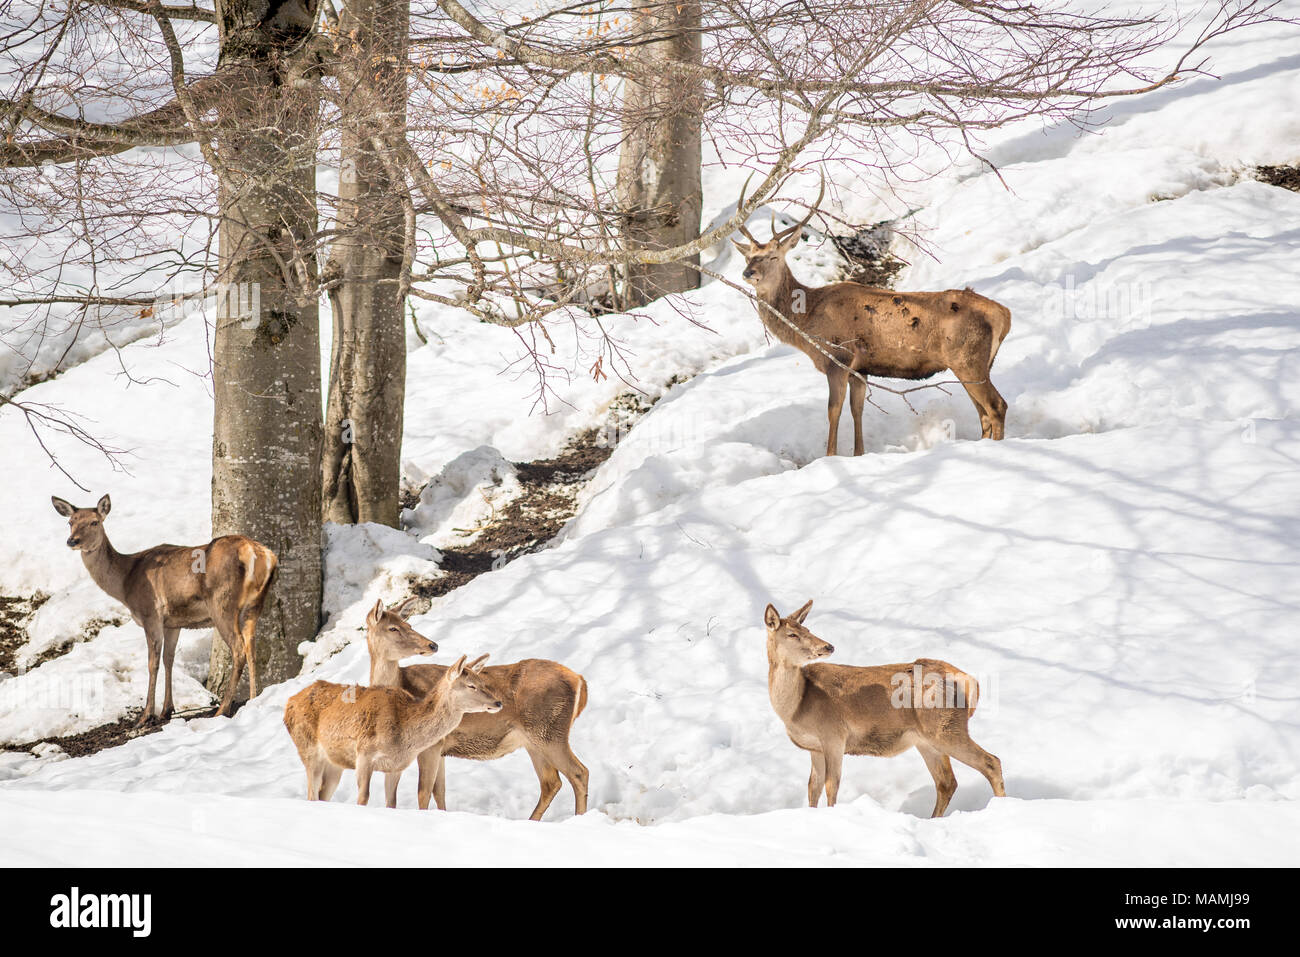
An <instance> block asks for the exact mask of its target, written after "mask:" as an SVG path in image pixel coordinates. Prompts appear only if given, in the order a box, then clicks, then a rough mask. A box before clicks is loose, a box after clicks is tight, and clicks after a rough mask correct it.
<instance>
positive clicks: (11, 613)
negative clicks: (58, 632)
mask: <svg viewBox="0 0 1300 957" xmlns="http://www.w3.org/2000/svg"><path fill="white" fill-rule="evenodd" d="M49 600H50V596H49V595H46V594H44V593H43V592H37V593H36V594H35V595H30V596H28V597H26V598H20V597H16V596H12V595H0V672H5V671H7V672H10V673H12V672H13V671H15V670H16V669H17V659H18V649H19V648H21V647H22V646H23V645H25V644H27V625H28V624H29V623H30V622H31V620H32V616H33V615H35V614H36V609H38V608H40V607H41V606H42V605H44V604H45V603H46V602H47V601H49ZM62 653H63V652H62V651H53V653H52V654H50V655H49V657H46V656H45V655H42V656H41V661H48V660H49V658H57V657H58V656H59V655H60V654H62Z"/></svg>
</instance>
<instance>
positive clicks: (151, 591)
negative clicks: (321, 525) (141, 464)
mask: <svg viewBox="0 0 1300 957" xmlns="http://www.w3.org/2000/svg"><path fill="white" fill-rule="evenodd" d="M130 558H131V559H132V565H131V568H130V571H129V572H128V573H127V576H126V581H125V582H124V583H123V584H124V590H125V593H126V602H127V606H128V607H129V608H131V610H132V613H133V614H137V611H136V610H137V609H141V608H144V609H148V608H150V606H152V607H154V608H156V609H157V611H158V612H160V613H161V615H162V619H163V621H162V623H163V625H164V626H166V627H168V628H207V627H211V626H212V624H213V622H212V615H213V608H214V606H216V607H226V608H230V609H232V610H233V609H235V608H237V607H239V606H241V605H244V604H247V603H248V602H249V601H250V600H252V599H253V598H254V597H256V594H257V593H260V592H262V591H264V590H265V588H266V586H267V585H268V584H269V579H270V575H271V572H272V571H273V570H274V568H275V565H276V559H275V555H274V554H273V553H272V552H271V551H270V549H268V548H267V547H266V546H265V545H262V544H261V543H259V542H256V541H254V540H253V539H251V538H247V537H245V536H243V535H223V536H221V537H220V538H214V539H213V540H212V541H211V542H209V543H208V544H206V545H192V546H191V545H155V546H153V547H152V548H146V549H145V550H144V551H141V552H136V553H135V554H134V555H131V556H130ZM259 563H260V567H259Z"/></svg>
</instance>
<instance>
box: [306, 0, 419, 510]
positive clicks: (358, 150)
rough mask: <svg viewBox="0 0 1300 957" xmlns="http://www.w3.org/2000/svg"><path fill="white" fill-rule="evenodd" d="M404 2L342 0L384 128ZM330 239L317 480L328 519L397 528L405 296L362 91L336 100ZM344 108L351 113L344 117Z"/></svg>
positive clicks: (401, 108) (394, 122)
mask: <svg viewBox="0 0 1300 957" xmlns="http://www.w3.org/2000/svg"><path fill="white" fill-rule="evenodd" d="M408 27H409V5H408V2H407V0H349V2H348V4H347V6H346V7H345V8H344V10H343V13H342V16H341V18H340V28H341V32H342V33H344V34H345V35H348V36H354V37H356V40H357V44H358V46H359V47H360V50H361V54H362V59H361V60H360V61H359V64H358V69H364V71H365V72H366V74H367V79H368V80H369V82H371V83H373V84H374V86H375V88H376V89H377V91H378V92H379V94H380V95H381V97H382V99H383V108H384V110H385V112H386V115H385V116H384V117H383V118H382V122H383V123H384V124H385V125H387V126H389V127H390V128H396V129H404V128H405V126H406V74H405V72H404V71H403V70H402V69H401V67H404V66H405V64H406V53H407V44H408ZM343 102H344V118H343V135H342V157H341V170H340V176H339V210H338V222H337V227H338V230H339V236H338V238H337V239H336V240H335V241H334V243H333V246H332V248H331V250H330V261H329V265H328V266H327V267H326V273H325V278H326V279H330V280H341V282H340V284H339V285H337V286H335V287H334V288H333V289H331V291H330V305H331V308H332V311H333V318H334V341H333V346H332V350H331V354H330V381H329V398H328V405H327V407H326V412H325V447H324V454H323V456H322V463H321V464H322V467H321V473H322V475H321V479H322V484H323V492H324V502H323V505H324V517H325V520H326V521H330V522H343V523H348V522H379V523H381V524H384V525H391V526H393V527H396V526H397V520H398V510H399V509H398V495H399V492H400V483H401V477H402V476H401V470H402V459H401V453H402V405H403V402H404V400H405V396H406V330H405V325H404V320H403V308H404V306H405V301H404V298H405V297H404V296H403V295H402V292H401V289H400V287H399V280H400V277H401V269H402V252H403V238H404V236H403V213H402V205H401V200H400V198H399V195H400V194H399V190H400V189H401V188H402V187H403V186H404V184H401V183H398V184H394V183H393V181H392V179H391V178H390V176H389V173H388V171H387V169H386V167H385V165H384V163H383V160H382V157H381V156H380V155H378V154H377V153H376V152H375V150H374V148H373V147H372V146H371V144H370V142H369V137H368V135H367V129H370V128H373V127H372V124H374V123H375V122H376V120H377V119H378V118H377V117H374V116H370V115H368V113H369V108H368V104H369V103H370V102H371V101H370V100H369V99H368V98H367V97H364V96H358V95H353V96H350V97H349V96H346V95H345V96H344V97H343ZM349 107H350V108H351V115H348V112H349Z"/></svg>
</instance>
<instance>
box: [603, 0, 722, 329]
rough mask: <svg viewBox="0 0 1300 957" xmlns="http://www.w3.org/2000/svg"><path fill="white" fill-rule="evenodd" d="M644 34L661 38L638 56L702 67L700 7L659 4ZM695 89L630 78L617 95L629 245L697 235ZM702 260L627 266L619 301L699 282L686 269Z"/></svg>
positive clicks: (644, 16)
mask: <svg viewBox="0 0 1300 957" xmlns="http://www.w3.org/2000/svg"><path fill="white" fill-rule="evenodd" d="M639 15H640V17H641V21H642V35H643V36H644V35H646V34H650V33H653V34H655V35H659V34H662V35H663V36H664V39H662V40H659V41H657V42H654V43H650V44H648V45H646V46H644V47H641V48H640V55H641V56H642V57H643V58H646V59H650V60H654V59H663V60H668V59H673V60H679V61H687V62H694V63H698V62H700V58H701V46H700V33H699V27H700V5H699V4H698V3H682V4H675V3H665V4H659V5H656V6H653V7H650V8H648V9H646V10H645V11H643V12H642V13H640V14H639ZM701 102H702V98H701V96H700V94H699V91H698V90H696V89H695V88H693V87H692V86H689V85H686V84H684V83H683V82H682V81H680V80H676V79H672V78H670V77H669V76H668V75H666V74H661V75H660V76H659V77H658V78H656V79H654V80H651V81H647V82H635V81H632V80H628V81H626V83H625V87H624V93H623V113H624V121H623V144H622V147H621V151H620V154H619V164H618V199H619V206H620V208H621V209H622V211H623V217H624V218H623V235H624V237H625V238H626V239H627V241H628V242H629V243H630V244H634V245H638V246H647V247H650V248H652V249H664V248H667V247H669V246H675V245H678V244H682V243H689V242H691V241H692V240H694V239H696V238H697V237H698V236H699V235H700V208H701V206H702V205H703V192H702V187H701V183H700V161H701V147H700V127H701V121H702V117H701V107H700V104H701ZM699 261H700V257H699V256H698V255H696V256H692V257H691V258H690V259H689V260H683V261H681V262H673V263H665V264H662V265H640V264H633V265H629V266H628V267H627V273H626V276H625V277H624V279H625V290H624V299H625V300H626V301H627V303H628V305H643V304H645V303H647V302H649V301H650V300H651V299H655V298H658V297H659V296H664V295H667V294H668V293H673V292H685V291H686V290H688V289H695V288H696V287H698V286H699V284H700V274H699V271H698V270H697V269H693V268H692V267H691V264H694V265H696V266H698V265H699Z"/></svg>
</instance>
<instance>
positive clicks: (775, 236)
mask: <svg viewBox="0 0 1300 957" xmlns="http://www.w3.org/2000/svg"><path fill="white" fill-rule="evenodd" d="M821 180H822V186H821V189H820V190H819V191H818V193H817V198H816V199H814V200H813V202H812V205H811V206H810V207H808V215H807V216H805V217H804V218H803V219H802V220H801V221H800V222H799V223H798V224H797V225H794V226H791V227H790V228H789V229H785V230H782V231H781V232H780V233H777V231H776V230H775V229H773V230H772V240H773V241H774V242H777V243H784V242H785V241H786V240H787V239H789V238H790V237H791V236H794V235H797V234H799V233H802V232H803V228H804V227H805V226H807V225H808V223H809V222H810V221H811V220H812V218H813V217H814V216H815V215H817V207H819V206H820V205H821V204H822V197H823V196H825V195H826V173H825V172H824V171H823V172H822V174H821Z"/></svg>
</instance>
